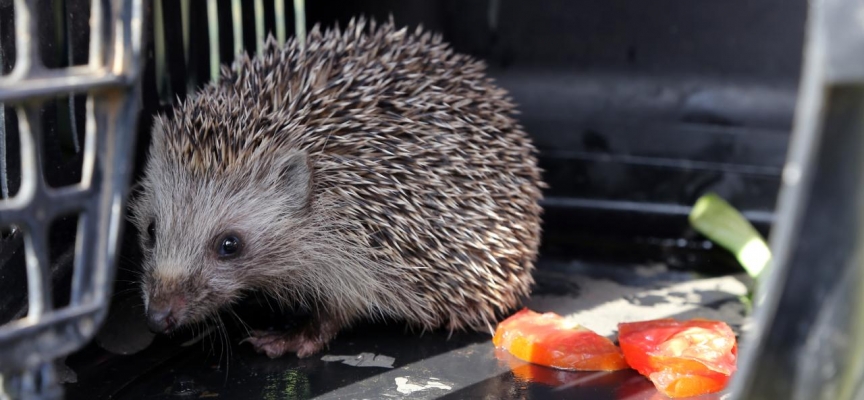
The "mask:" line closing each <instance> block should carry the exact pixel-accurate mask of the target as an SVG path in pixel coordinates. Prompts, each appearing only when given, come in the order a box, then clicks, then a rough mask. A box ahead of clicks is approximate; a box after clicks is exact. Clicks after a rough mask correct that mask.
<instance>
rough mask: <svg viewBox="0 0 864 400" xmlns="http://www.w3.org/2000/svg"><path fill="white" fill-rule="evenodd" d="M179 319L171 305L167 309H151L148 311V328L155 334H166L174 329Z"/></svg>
mask: <svg viewBox="0 0 864 400" xmlns="http://www.w3.org/2000/svg"><path fill="white" fill-rule="evenodd" d="M176 323H177V319H176V318H175V316H174V310H173V309H172V307H171V305H170V304H169V305H167V306H165V307H161V308H160V307H150V309H149V310H148V311H147V328H149V329H150V332H153V333H164V332H167V331H170V330H171V329H174V326H175V325H176Z"/></svg>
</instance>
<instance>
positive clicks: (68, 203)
mask: <svg viewBox="0 0 864 400" xmlns="http://www.w3.org/2000/svg"><path fill="white" fill-rule="evenodd" d="M13 8H14V29H15V30H14V35H15V56H16V60H15V64H14V69H13V70H12V71H11V73H10V74H8V75H6V76H2V77H0V103H4V104H5V105H8V106H13V107H14V109H15V111H16V114H17V117H18V121H19V122H18V132H19V141H20V144H19V147H20V168H21V174H20V175H21V184H20V188H19V189H18V191H17V194H15V196H13V197H11V198H8V199H3V200H2V201H0V224H2V227H3V228H5V229H13V230H17V231H19V232H20V234H22V235H23V240H24V248H25V259H26V276H27V299H28V300H27V301H28V307H27V308H28V311H27V315H26V317H24V318H21V319H17V320H15V321H12V322H10V323H8V324H6V325H4V326H0V360H2V363H0V374H2V377H3V378H2V379H3V382H2V383H3V384H2V386H0V398H3V397H4V394H3V392H4V391H5V392H6V394H5V396H11V397H15V398H31V397H41V398H51V397H59V396H61V395H62V390H61V389H60V386H59V384H58V382H57V378H56V375H55V371H54V368H53V364H52V363H53V361H54V360H55V359H56V358H59V357H63V356H65V355H67V354H69V353H71V352H73V351H74V350H76V349H78V348H79V347H81V346H82V345H84V344H85V343H86V342H87V341H88V340H89V339H90V338H91V337H92V336H93V335H94V334H95V332H96V330H97V328H98V327H99V325H100V324H101V322H102V320H103V319H104V317H105V315H106V312H107V309H108V303H109V301H110V292H111V288H112V286H111V284H112V282H113V276H114V267H115V261H116V255H117V244H118V241H119V238H120V235H121V232H120V231H121V229H122V220H123V218H124V207H125V199H126V194H127V190H128V187H129V179H130V175H131V174H130V171H131V169H132V168H131V160H130V158H131V154H132V149H133V144H134V137H135V126H136V120H137V117H138V111H139V101H140V96H139V88H138V85H137V82H138V78H139V75H140V72H139V71H140V65H141V61H140V57H141V53H142V50H141V49H142V41H141V37H142V35H141V29H142V26H143V21H142V2H141V1H140V0H95V1H92V2H91V4H90V21H89V28H90V32H89V34H90V40H89V56H88V57H89V60H88V62H87V63H86V65H77V66H70V67H66V68H53V69H52V68H48V67H46V65H45V64H44V63H43V60H42V59H41V56H40V52H39V49H38V41H37V40H36V38H37V37H38V34H39V33H38V32H39V31H38V29H39V25H40V17H42V16H41V15H39V13H38V10H37V2H36V1H27V0H15V1H14V6H13ZM70 93H75V94H86V99H87V100H86V117H85V119H86V122H85V126H86V128H85V131H84V132H85V133H84V135H85V136H84V137H85V139H84V141H83V143H82V151H83V166H82V171H81V180H80V182H79V183H78V184H75V185H71V186H63V187H58V188H54V187H51V186H50V185H49V184H48V183H47V182H46V179H45V174H44V172H45V171H44V161H45V160H44V153H43V151H42V150H43V146H45V140H44V129H43V126H42V120H41V118H40V112H39V110H40V105H41V103H42V102H43V101H44V100H45V99H47V98H50V97H52V96H58V95H68V94H70ZM70 214H74V215H77V216H78V225H77V236H76V237H77V242H76V244H75V254H74V272H73V276H72V288H71V294H70V299H69V304H68V306H65V307H62V308H58V309H53V307H52V304H53V301H52V287H51V280H50V270H49V260H48V251H47V249H48V239H47V238H48V235H47V230H48V227H49V225H50V223H51V221H53V220H54V219H55V218H58V217H60V216H65V215H70Z"/></svg>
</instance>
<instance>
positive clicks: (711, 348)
mask: <svg viewBox="0 0 864 400" xmlns="http://www.w3.org/2000/svg"><path fill="white" fill-rule="evenodd" d="M618 343H619V344H620V345H621V350H622V351H623V352H624V358H626V360H627V363H628V364H630V366H631V367H633V368H634V369H636V370H637V371H639V373H640V374H642V375H645V376H647V377H648V379H651V382H653V383H654V386H656V387H657V389H658V390H660V391H661V392H662V393H663V394H665V395H667V396H669V397H690V396H697V395H700V394H707V393H715V392H719V391H721V390H723V388H725V387H726V384H727V383H728V382H729V378H730V376H731V375H732V373H734V372H735V368H736V366H735V364H736V361H737V357H738V344H737V342H736V341H735V334H734V333H733V332H732V329H731V328H729V325H726V324H725V323H723V322H720V321H709V320H703V319H695V320H690V321H676V320H674V319H659V320H653V321H642V322H631V323H622V324H618Z"/></svg>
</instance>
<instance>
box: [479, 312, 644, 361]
mask: <svg viewBox="0 0 864 400" xmlns="http://www.w3.org/2000/svg"><path fill="white" fill-rule="evenodd" d="M492 343H494V344H495V346H496V347H498V348H502V349H504V350H507V351H508V352H509V353H510V354H512V355H513V356H515V357H516V358H518V359H521V360H523V361H527V362H530V363H533V364H538V365H544V366H547V367H553V368H559V369H566V370H573V371H616V370H620V369H626V368H628V366H627V362H626V361H625V360H624V356H623V355H622V354H621V350H620V349H618V347H617V346H615V344H614V343H612V341H611V340H609V339H607V338H605V337H603V336H600V335H598V334H597V333H595V332H594V331H591V330H590V329H587V328H584V327H582V326H580V325H578V324H575V323H573V322H571V321H569V320H567V319H565V318H563V317H561V316H560V315H557V314H554V313H543V314H540V313H536V312H534V311H531V310H528V309H523V310H522V311H519V312H518V313H516V314H514V315H512V316H511V317H510V318H507V319H506V320H504V321H502V322H501V323H500V324H498V328H497V329H496V331H495V336H494V337H493V338H492Z"/></svg>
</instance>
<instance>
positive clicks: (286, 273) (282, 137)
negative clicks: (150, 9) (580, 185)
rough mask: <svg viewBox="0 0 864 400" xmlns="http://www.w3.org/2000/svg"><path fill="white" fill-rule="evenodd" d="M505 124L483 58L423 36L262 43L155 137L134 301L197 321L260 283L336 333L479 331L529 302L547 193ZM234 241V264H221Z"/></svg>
mask: <svg viewBox="0 0 864 400" xmlns="http://www.w3.org/2000/svg"><path fill="white" fill-rule="evenodd" d="M514 114H515V110H514V105H513V104H512V103H511V101H510V100H509V98H508V96H507V93H506V92H505V91H504V90H502V89H500V88H498V87H496V86H495V85H494V84H493V82H492V81H491V79H489V78H487V77H486V76H485V66H484V64H483V63H482V62H480V61H477V60H474V59H472V58H470V57H468V56H465V55H462V54H457V53H455V52H453V50H452V49H451V48H450V47H448V46H447V45H446V44H445V43H443V42H442V41H441V38H440V37H439V36H434V35H432V34H430V33H424V32H422V31H421V30H420V29H418V30H417V31H416V32H415V33H413V34H412V33H409V32H408V31H406V30H405V29H402V30H397V29H396V28H395V27H394V25H393V23H392V21H391V22H390V23H387V24H383V25H379V26H376V24H375V22H374V21H372V22H370V23H369V24H366V23H365V22H364V21H363V20H362V19H361V20H359V21H357V22H355V21H352V22H351V23H350V24H349V25H348V27H347V28H346V29H345V30H341V31H340V30H339V29H338V28H336V29H332V30H327V31H325V32H323V33H322V32H321V31H320V30H319V28H318V27H317V26H316V27H315V28H313V30H312V31H311V32H310V33H309V35H308V37H307V41H306V48H305V49H301V48H300V47H299V45H298V43H297V41H296V40H290V41H289V42H288V43H286V44H285V45H284V46H279V45H277V44H276V43H275V42H274V41H273V40H272V38H271V39H270V40H269V41H268V43H267V45H266V46H265V48H264V51H263V53H262V54H261V55H259V56H257V57H254V58H249V57H247V56H241V57H239V58H238V60H237V61H235V63H234V65H233V66H232V67H231V68H223V71H222V78H221V80H220V81H218V82H216V83H212V84H210V85H208V86H206V87H205V88H203V89H202V90H201V91H200V92H199V93H197V94H195V96H194V97H191V98H190V99H188V100H186V101H184V102H182V103H181V104H179V105H177V106H176V108H175V109H174V112H173V116H171V117H160V118H159V119H158V120H157V122H156V124H155V126H154V129H153V141H152V143H153V144H152V147H151V151H150V156H149V157H150V158H149V160H148V164H147V169H146V174H145V177H144V179H143V181H142V191H141V194H140V196H139V197H138V198H136V199H135V201H134V203H133V216H134V220H135V222H136V223H137V225H138V227H139V228H140V229H141V230H142V232H146V230H147V227H148V225H149V224H150V223H151V222H154V221H155V226H156V237H155V238H153V243H155V245H150V247H151V248H149V249H147V251H145V269H144V270H145V273H144V280H143V289H144V297H145V302H150V303H152V302H153V301H157V300H158V301H163V302H164V301H167V300H165V299H166V298H170V297H171V296H177V295H178V293H182V294H183V296H184V300H183V304H184V305H185V307H186V308H187V309H186V310H185V311H184V315H183V316H182V318H181V319H182V323H191V322H197V321H200V320H202V319H205V318H207V317H208V316H212V315H213V313H214V312H216V311H217V310H218V309H220V308H222V307H224V306H226V305H228V304H231V303H232V302H234V301H235V300H237V299H238V298H239V297H240V296H241V295H242V294H243V292H244V291H246V290H249V289H258V290H263V291H266V292H268V293H270V294H271V295H273V296H275V297H277V298H279V299H282V300H283V301H284V302H285V303H286V304H288V305H297V304H303V305H310V306H312V307H313V308H320V309H321V310H324V311H325V312H326V313H327V314H328V315H329V316H330V317H329V318H330V319H331V320H333V321H336V322H335V326H336V328H334V329H335V330H336V331H338V329H339V328H341V327H344V326H347V325H348V324H350V323H352V322H354V321H356V320H358V319H360V318H369V317H371V318H376V317H380V316H386V317H396V318H399V319H402V320H405V321H407V322H408V323H409V324H410V325H412V326H418V327H420V328H422V329H434V328H438V327H445V328H448V329H450V330H455V329H463V328H472V329H481V330H487V329H489V327H491V326H492V325H493V324H494V323H495V322H496V321H497V319H498V318H500V316H501V315H502V314H503V313H506V312H508V311H509V310H512V309H513V308H514V307H516V306H518V304H519V302H520V300H521V298H523V297H524V296H526V295H527V294H528V293H529V289H530V287H531V285H532V284H533V280H532V277H531V273H532V270H533V268H534V262H535V259H536V255H537V248H538V242H539V239H540V216H541V209H540V206H539V205H538V201H539V200H540V199H541V188H542V187H544V184H543V183H542V182H541V178H540V170H539V169H538V167H537V162H536V158H535V149H534V147H533V145H532V144H531V142H530V140H529V138H528V136H527V135H526V134H525V133H524V132H523V130H522V128H521V126H520V125H519V124H518V122H517V121H516V120H515V119H514ZM305 172H308V176H307V175H306V174H304V173H305ZM228 231H231V232H239V233H240V234H241V237H242V238H243V243H244V246H245V247H244V250H243V254H242V255H241V256H239V257H238V258H236V259H232V260H227V261H225V260H219V259H218V258H217V257H215V256H214V255H213V254H212V251H211V250H212V249H211V247H212V246H211V245H212V243H213V241H214V240H215V239H214V238H218V237H219V235H220V234H221V233H223V232H228ZM148 240H150V239H149V238H148V235H147V234H146V233H144V234H142V241H143V242H144V243H147V241H148ZM145 247H147V246H145ZM333 335H335V332H332V334H330V335H328V337H326V338H323V339H322V341H323V342H324V344H326V341H328V340H329V339H330V338H331V337H332V336H333ZM295 350H296V349H295ZM310 351H311V352H314V351H317V348H315V349H312V350H310ZM308 353H309V352H306V354H308Z"/></svg>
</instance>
